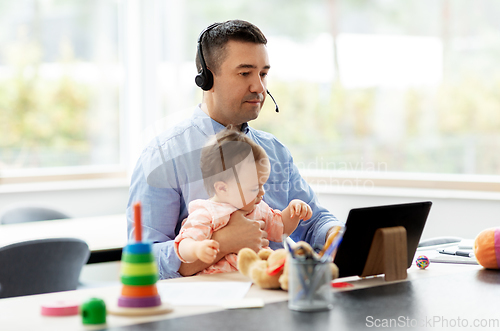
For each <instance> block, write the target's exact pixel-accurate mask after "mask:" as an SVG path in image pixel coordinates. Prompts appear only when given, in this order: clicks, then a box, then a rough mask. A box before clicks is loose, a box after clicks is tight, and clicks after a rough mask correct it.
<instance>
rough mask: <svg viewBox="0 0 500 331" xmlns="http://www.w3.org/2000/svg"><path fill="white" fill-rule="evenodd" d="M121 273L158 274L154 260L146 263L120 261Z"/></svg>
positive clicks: (133, 274) (129, 274)
mask: <svg viewBox="0 0 500 331" xmlns="http://www.w3.org/2000/svg"><path fill="white" fill-rule="evenodd" d="M120 270H121V274H122V275H127V276H147V275H153V274H154V275H156V274H158V267H157V266H156V264H155V263H154V262H148V263H127V262H122V265H121V268H120Z"/></svg>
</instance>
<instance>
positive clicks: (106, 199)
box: [0, 180, 500, 238]
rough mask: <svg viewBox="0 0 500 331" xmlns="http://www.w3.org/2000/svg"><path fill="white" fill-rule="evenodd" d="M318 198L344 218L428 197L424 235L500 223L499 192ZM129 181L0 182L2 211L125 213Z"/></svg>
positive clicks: (347, 193)
mask: <svg viewBox="0 0 500 331" xmlns="http://www.w3.org/2000/svg"><path fill="white" fill-rule="evenodd" d="M314 189H315V191H316V192H317V194H318V198H319V201H320V203H321V204H322V205H323V206H325V207H326V208H328V209H329V210H330V211H332V213H334V215H336V216H337V217H338V218H339V219H340V220H344V221H345V219H346V218H347V214H348V213H349V210H350V209H351V208H359V207H367V206H375V205H385V204H394V203H404V202H413V201H424V200H430V201H432V202H433V206H432V208H431V212H430V214H429V218H428V220H427V224H426V228H425V230H424V233H423V235H422V238H431V237H437V236H459V237H463V238H474V237H475V236H476V235H477V233H479V232H480V231H481V230H483V229H485V228H488V227H492V226H500V194H499V193H481V192H457V191H438V190H417V189H411V190H410V189H384V188H378V189H374V190H371V191H353V190H349V189H340V190H339V189H332V188H324V187H315V188H314ZM127 199H128V180H109V181H86V182H85V183H77V182H74V183H71V182H70V183H65V184H37V185H33V184H31V185H29V186H26V185H25V186H22V185H11V186H8V185H3V186H0V214H1V213H2V212H3V210H5V209H6V208H9V207H10V206H13V205H22V204H36V205H45V206H50V207H54V208H57V209H60V210H61V211H64V212H66V213H68V214H69V215H71V216H73V217H88V216H98V215H112V214H120V213H124V212H125V208H126V205H127Z"/></svg>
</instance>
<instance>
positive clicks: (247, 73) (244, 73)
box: [240, 72, 250, 76]
mask: <svg viewBox="0 0 500 331" xmlns="http://www.w3.org/2000/svg"><path fill="white" fill-rule="evenodd" d="M240 75H242V76H248V75H250V73H249V72H240Z"/></svg>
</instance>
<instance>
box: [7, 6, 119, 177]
mask: <svg viewBox="0 0 500 331" xmlns="http://www.w3.org/2000/svg"><path fill="white" fill-rule="evenodd" d="M117 15H118V11H117V3H116V1H112V0H91V1H66V0H64V1H63V0H53V1H49V0H44V1H42V0H40V1H34V0H31V1H28V0H20V1H17V0H16V1H13V0H12V1H1V2H0V137H1V138H0V171H1V172H2V173H4V172H5V173H9V171H10V172H14V173H17V172H16V170H23V169H31V170H35V171H34V172H35V173H36V170H43V169H50V168H54V167H82V166H83V167H92V166H103V165H116V164H118V163H119V162H120V141H119V129H120V128H119V102H118V101H119V92H120V84H121V82H120V79H121V78H120V77H121V70H122V68H121V66H120V64H119V61H118V58H119V56H118V55H119V54H118V35H117V32H118V31H117V28H118V25H117ZM2 173H0V176H1V175H2ZM21 173H22V172H21ZM30 173H31V174H33V171H31V172H30Z"/></svg>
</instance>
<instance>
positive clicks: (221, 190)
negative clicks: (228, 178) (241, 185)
mask: <svg viewBox="0 0 500 331" xmlns="http://www.w3.org/2000/svg"><path fill="white" fill-rule="evenodd" d="M214 189H215V194H218V195H227V190H228V187H227V184H226V183H224V182H223V181H218V182H215V183H214Z"/></svg>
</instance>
